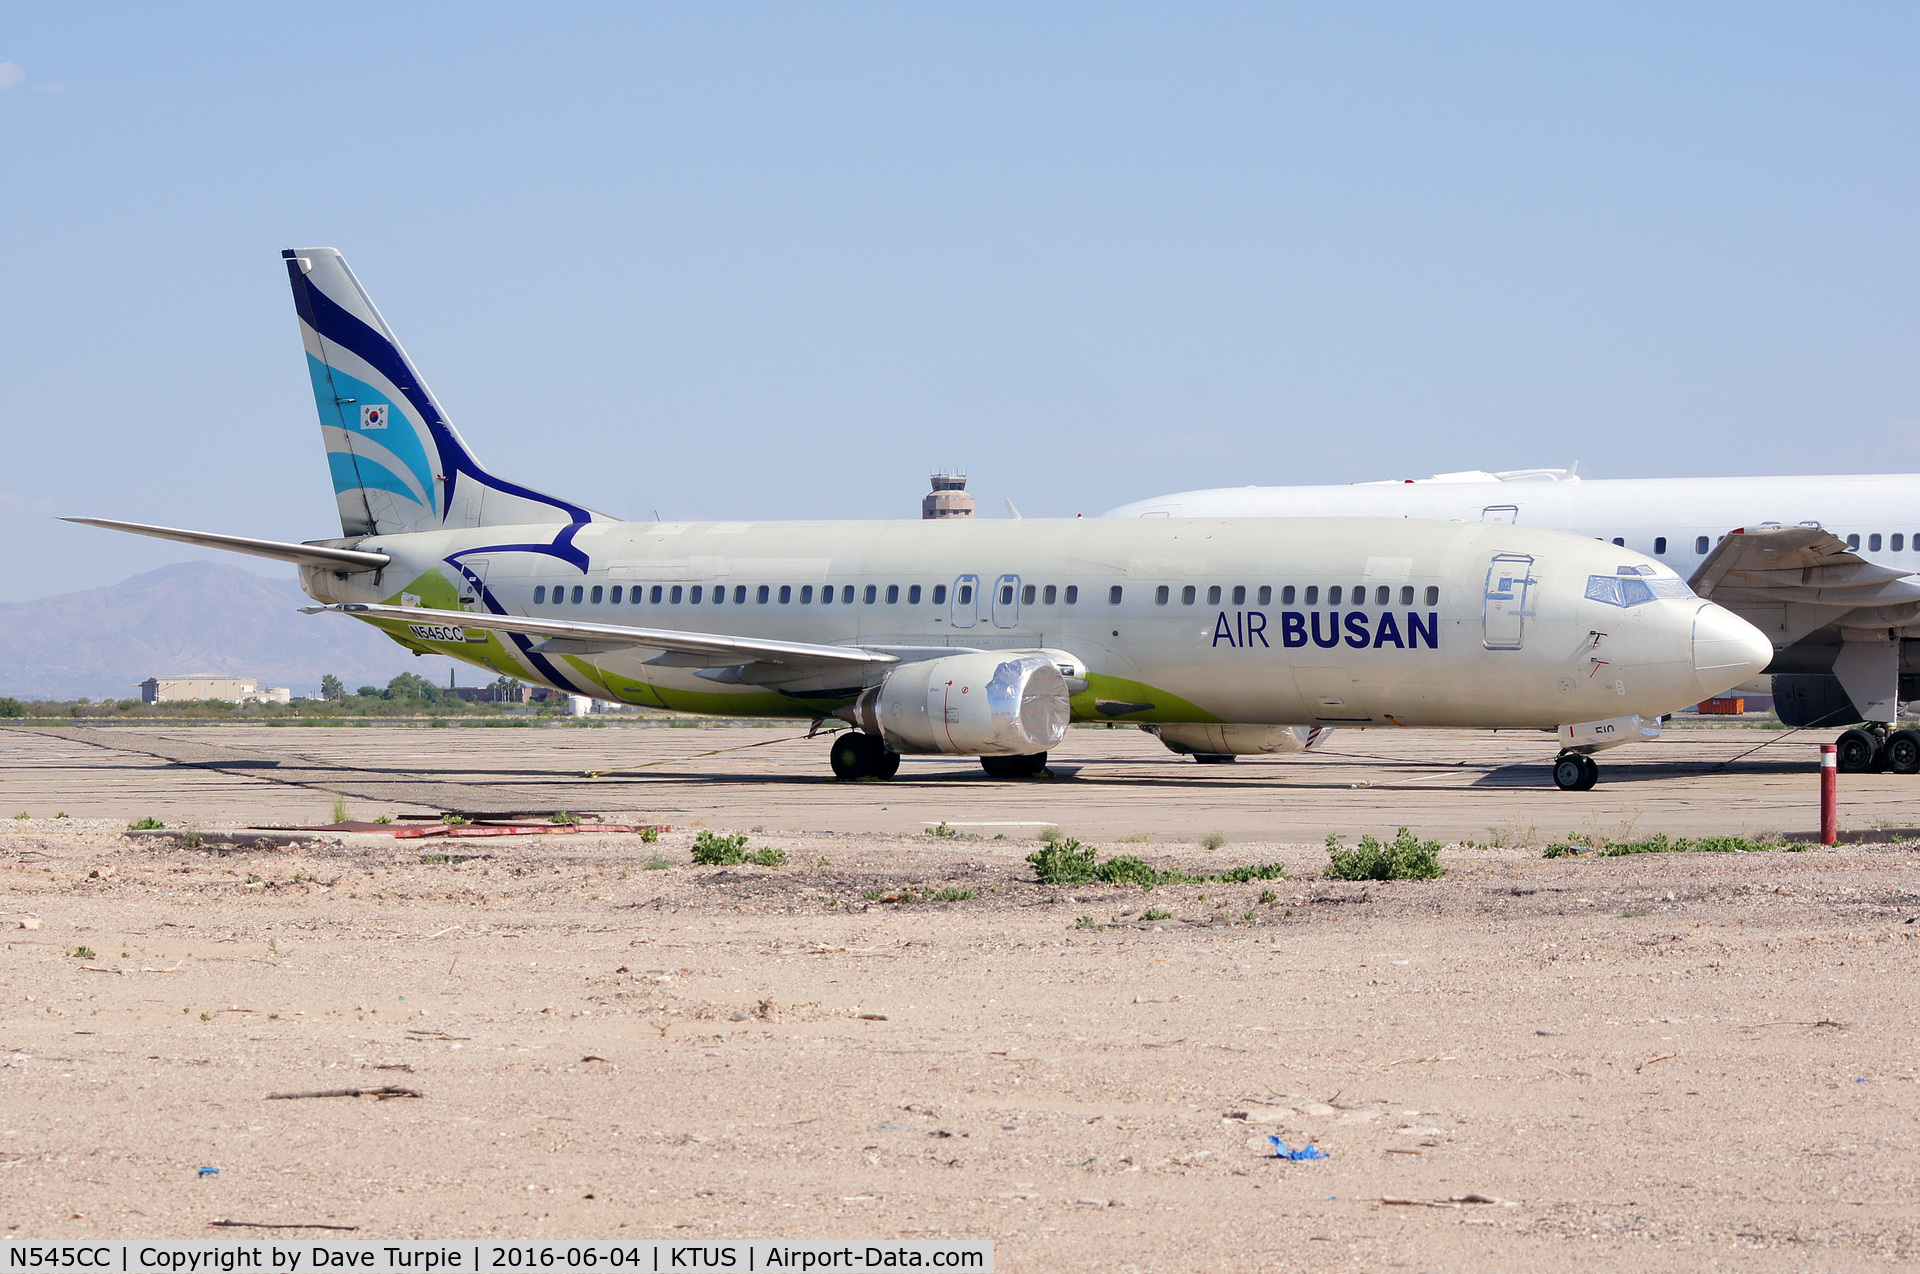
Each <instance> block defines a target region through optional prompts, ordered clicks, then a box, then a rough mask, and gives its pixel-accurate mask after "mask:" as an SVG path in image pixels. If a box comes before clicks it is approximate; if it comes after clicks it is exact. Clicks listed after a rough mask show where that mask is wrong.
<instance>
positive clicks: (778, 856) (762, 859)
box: [746, 846, 787, 867]
mask: <svg viewBox="0 0 1920 1274" xmlns="http://www.w3.org/2000/svg"><path fill="white" fill-rule="evenodd" d="M746 861H747V862H750V863H752V864H753V865H754V866H756V867H785V866H786V865H787V851H786V850H784V849H775V848H773V847H772V846H768V847H767V848H765V849H756V850H754V851H753V852H752V853H751V854H748V855H747V856H746Z"/></svg>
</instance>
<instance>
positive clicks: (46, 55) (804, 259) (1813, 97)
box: [0, 4, 1920, 600]
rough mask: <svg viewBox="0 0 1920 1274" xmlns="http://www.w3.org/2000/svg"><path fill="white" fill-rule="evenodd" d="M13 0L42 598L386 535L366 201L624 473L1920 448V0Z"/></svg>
mask: <svg viewBox="0 0 1920 1274" xmlns="http://www.w3.org/2000/svg"><path fill="white" fill-rule="evenodd" d="M4 12H5V14H6V21H5V22H4V23H0V64H4V65H0V165H4V167H3V168H0V172H4V174H5V182H4V187H3V189H4V197H3V198H0V421H4V422H5V426H4V433H3V434H0V437H4V439H5V441H6V453H5V454H6V460H7V463H6V464H5V466H4V468H3V469H0V531H4V533H5V534H6V535H7V538H8V542H9V543H10V545H12V546H13V551H12V552H10V553H9V554H8V555H7V564H6V567H5V569H4V571H3V572H0V598H4V599H8V600H18V599H23V598H28V597H34V596H38V595H41V594H44V593H49V592H55V591H66V590H68V589H72V588H82V587H91V586H95V585H99V584H103V583H108V582H111V581H113V580H116V579H118V578H120V577H122V576H124V575H126V574H129V573H131V572H132V571H134V570H139V569H146V568H149V567H151V566H154V565H157V564H159V563H162V562H167V561H176V560H183V559H185V558H190V557H196V556H204V554H201V553H196V552H194V551H193V550H189V549H185V548H181V547H178V546H167V545H160V544H152V545H148V544H145V543H142V542H138V541H128V540H125V539H122V538H120V537H113V536H110V535H108V534H107V533H106V532H101V531H94V530H90V529H85V528H77V527H68V526H65V525H63V524H59V523H56V522H53V521H51V518H52V517H53V515H55V514H58V513H79V514H96V515H103V516H110V517H126V518H132V519H135V520H145V521H156V522H168V523H173V524H176V525H187V526H195V527H206V528H211V529H222V530H231V531H236V532H241V533H246V534H255V535H265V536H275V537H284V538H291V539H308V538H314V537H318V536H324V535H331V534H337V533H338V532H337V527H338V522H337V519H336V518H335V514H334V510H333V501H332V496H331V492H330V490H329V489H328V485H327V482H326V478H325V470H324V465H323V463H322V458H321V448H320V442H319V437H318V428H317V425H316V422H315V418H314V410H313V405H312V401H311V398H310V397H309V394H308V389H307V382H306V376H305V373H304V370H303V367H302V363H301V358H300V354H299V348H298V338H297V335H296V331H295V327H294V319H293V315H292V308H291V305H290V303H289V300H288V296H287V290H286V282H285V278H284V275H283V273H282V271H281V268H280V266H279V262H278V259H277V258H278V252H279V250H280V249H281V248H283V247H293V246H311V245H319V244H327V245H332V246H335V247H338V248H340V249H341V250H342V251H344V252H345V253H346V254H347V257H348V259H349V260H350V261H351V262H352V263H353V266H354V268H355V270H356V272H357V273H358V274H359V275H360V277H361V280H362V281H363V282H364V283H365V284H366V286H367V288H368V289H369V290H370V291H371V292H372V294H373V295H374V297H375V299H376V300H377V301H378V302H379V304H380V306H381V308H382V309H383V311H384V312H385V313H386V315H387V318H388V319H389V321H390V322H391V323H392V324H393V325H394V327H395V328H396V330H398V332H399V333H400V335H401V338H402V339H403V340H404V341H405V342H406V344H407V346H408V349H409V351H410V352H411V353H412V355H413V356H414V359H415V361H416V362H417V363H418V364H419V365H420V367H421V370H422V371H423V373H424V374H425V376H426V378H427V380H428V382H429V383H430V384H431V385H432V386H433V387H434V389H435V392H436V393H437V394H438V395H439V397H440V399H441V400H442V402H443V403H444V404H445V405H446V407H447V409H448V411H449V414H450V415H451V416H452V418H453V419H454V421H455V422H456V423H457V424H458V425H459V426H460V428H461V430H462V432H463V433H464V434H465V436H466V437H467V440H468V441H469V443H470V444H472V446H473V447H474V448H475V450H476V451H477V452H478V453H479V454H480V455H481V456H482V457H483V458H484V459H485V460H486V461H487V463H488V464H489V465H491V466H492V467H494V468H495V469H497V470H498V471H501V472H503V473H505V474H507V475H510V476H512V477H515V478H517V479H520V480H523V481H525V482H528V483H530V484H533V485H536V486H539V487H543V488H545V489H548V490H552V491H556V492H560V493H563V494H566V495H568V496H571V497H574V498H577V499H580V500H583V501H585V502H586V503H589V504H591V505H594V506H596V507H600V508H603V509H606V510H607V511H609V512H612V513H615V514H621V515H633V516H647V515H648V514H649V513H650V511H651V510H653V509H655V508H658V509H659V510H660V511H661V512H662V513H663V514H665V515H667V516H670V517H726V518H742V517H752V518H803V517H841V516H852V517H894V516H914V515H915V513H916V512H917V505H918V500H919V497H920V495H921V494H922V493H923V491H924V490H925V478H926V474H927V471H928V470H929V469H930V468H931V467H934V466H947V465H951V466H957V467H960V468H964V469H967V470H968V471H970V473H971V474H972V475H973V485H974V488H975V490H976V492H977V493H978V494H979V495H980V496H981V498H982V505H983V509H985V510H986V511H989V512H995V513H997V512H998V511H999V509H1000V501H1001V498H1002V497H1011V498H1012V499H1013V500H1014V501H1015V502H1016V503H1017V504H1018V505H1019V506H1020V508H1021V510H1022V511H1023V512H1025V513H1026V514H1027V515H1029V516H1039V515H1050V514H1051V515H1071V514H1073V513H1076V512H1087V513H1092V512H1097V511H1099V510H1101V509H1104V508H1107V507H1110V506H1111V505H1114V504H1117V503H1120V502H1122V501H1125V500H1130V499H1134V498H1138V497H1141V496H1145V495H1150V494H1154V493H1156V492H1161V491H1167V490H1174V489H1181V488H1187V487H1194V486H1206V485H1224V484H1231V483H1244V482H1273V483H1288V482H1344V481H1350V480H1357V479H1368V478H1382V477H1406V476H1421V475H1425V474H1427V473H1431V472H1435V471H1442V470H1448V469H1460V468H1476V467H1479V468H1518V467H1529V466H1536V465H1564V464H1567V463H1570V462H1572V461H1575V460H1578V461H1579V462H1580V466H1581V471H1582V473H1584V474H1588V475H1592V476H1614V477H1625V476H1639V475H1648V476H1675V475H1687V474H1719V473H1768V472H1853V471H1876V470H1879V471H1884V470H1920V386H1916V377H1915V353H1916V342H1917V341H1920V331H1917V330H1916V329H1917V328H1920V286H1916V285H1917V284H1920V278H1916V273H1917V271H1916V246H1915V242H1916V235H1917V234H1920V229H1917V227H1920V215H1916V214H1920V208H1916V203H1917V202H1920V200H1917V198H1916V196H1917V195H1920V190H1917V188H1916V165H1915V163H1914V156H1915V155H1916V153H1920V149H1917V148H1916V142H1917V141H1920V137H1916V132H1917V128H1916V125H1917V124H1920V94H1916V92H1915V88H1916V70H1915V63H1914V60H1913V57H1912V50H1913V49H1914V48H1915V47H1920V9H1915V8H1914V7H1912V6H1896V5H1873V4H1859V5H1850V6H1827V7H1815V6H1793V7H1787V6H1774V5H1764V4H1741V5H1731V4H1728V5H1678V6H1676V5H1668V4H1662V5H1638V6H1636V5H1618V4H1615V5H1604V6H1603V5H1588V6H1540V5H1517V4H1516V5H1512V6H1481V5H1460V4H1455V5H1426V6H1418V5H1395V6H1385V5H1379V6H1363V5H1362V6H1356V5H1325V6H1307V5H1279V4H1262V5H1252V6H1233V5H1215V6H1207V7H1203V6H1192V5H1166V6H1135V5H1115V4H1102V5H1086V6H1061V5H1054V6H1033V5H1005V6H994V5H985V4H981V5H965V6H961V5H951V6H944V7H942V6H930V5H914V6H908V5H865V6H855V5H806V6H800V5H789V6H749V5H729V6H720V5H705V6H674V5H667V6H635V5H618V6H604V7H601V6H592V5H577V6H566V7H562V6H543V7H540V8H538V9H536V8H534V7H531V6H529V7H502V6H488V5H461V6H451V5H448V6H433V5H408V6H394V5H357V4H335V5H329V6H325V7H324V8H322V9H318V10H316V9H313V8H311V7H299V8H296V7H293V6H274V5H264V4H250V5H231V6H222V5H214V4H202V5H193V6H184V7H183V6H171V7H155V6H138V5H124V6H115V5H104V6H88V7H85V8H81V9H75V8H73V7H71V6H54V5H43V6H18V5H17V6H10V7H8V8H7V9H6V10H4ZM265 569H272V568H270V567H268V568H265Z"/></svg>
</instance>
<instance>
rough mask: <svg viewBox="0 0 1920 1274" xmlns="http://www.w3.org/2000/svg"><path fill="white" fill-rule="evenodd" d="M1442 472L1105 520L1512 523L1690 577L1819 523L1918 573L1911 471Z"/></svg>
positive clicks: (1168, 505)
mask: <svg viewBox="0 0 1920 1274" xmlns="http://www.w3.org/2000/svg"><path fill="white" fill-rule="evenodd" d="M1534 472H1535V473H1537V474H1538V475H1539V476H1523V477H1510V478H1508V479H1507V480H1505V481H1502V480H1500V479H1499V478H1498V477H1496V476H1495V475H1493V474H1489V473H1480V472H1475V473H1470V474H1443V475H1441V476H1440V477H1437V478H1425V479H1420V480H1418V481H1410V482H1362V483H1355V484H1352V485H1348V486H1302V487H1266V486H1249V487H1215V488H1211V489H1208V490H1201V491H1182V492H1178V493H1176V494H1173V495H1164V496H1155V497H1152V498H1150V499H1146V500H1136V501H1134V502H1133V503H1131V504H1124V505H1121V506H1120V507H1119V508H1117V509H1113V510H1110V511H1109V512H1107V513H1106V514H1105V515H1104V516H1106V517H1109V518H1158V517H1175V518H1187V517H1244V518H1280V517H1395V518H1399V517H1406V518H1437V519H1442V520H1460V521H1468V522H1513V523H1516V524H1518V525H1520V526H1534V527H1541V528H1544V529H1548V530H1555V531H1565V532H1568V533H1569V534H1573V535H1583V536H1589V537H1592V538H1594V539H1598V540H1605V541H1610V542H1612V543H1615V544H1622V545H1624V546H1625V547H1626V548H1629V549H1633V550H1634V551H1636V552H1640V553H1645V554H1647V555H1648V556H1649V557H1652V558H1653V559H1654V560H1656V561H1659V562H1663V563H1665V564H1666V565H1668V566H1670V567H1672V568H1673V569H1674V570H1675V571H1676V572H1678V573H1679V575H1680V577H1681V578H1682V579H1685V578H1687V577H1689V576H1690V575H1691V574H1692V573H1693V570H1694V568H1695V567H1697V566H1699V564H1700V562H1701V560H1702V559H1703V558H1705V557H1706V555H1707V553H1708V552H1709V551H1710V550H1711V549H1712V547H1713V546H1714V545H1715V544H1718V543H1719V542H1720V540H1721V538H1722V537H1723V536H1725V535H1726V534H1727V533H1728V532H1729V531H1733V530H1737V529H1741V528H1745V529H1747V530H1754V529H1758V528H1760V527H1763V526H1774V525H1788V526H1791V525H1794V524H1802V525H1818V526H1821V527H1824V528H1826V529H1827V530H1829V531H1832V532H1833V533H1834V534H1836V535H1838V536H1840V537H1841V538H1842V539H1844V540H1846V541H1847V542H1848V544H1849V545H1851V546H1852V547H1854V549H1855V550H1856V551H1857V552H1858V553H1859V554H1860V556H1862V557H1864V558H1866V559H1867V560H1868V561H1870V562H1874V563H1876V564H1880V565H1885V566H1893V567H1898V568H1900V569H1902V570H1907V571H1914V570H1920V474H1886V475H1847V476H1836V477H1821V476H1809V477H1772V478H1599V479H1582V478H1573V477H1565V476H1557V475H1558V474H1559V471H1557V470H1545V471H1534Z"/></svg>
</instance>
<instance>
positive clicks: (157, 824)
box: [127, 815, 166, 832]
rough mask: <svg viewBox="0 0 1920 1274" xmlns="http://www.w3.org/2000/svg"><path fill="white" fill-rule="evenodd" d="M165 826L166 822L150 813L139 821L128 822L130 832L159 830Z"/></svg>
mask: <svg viewBox="0 0 1920 1274" xmlns="http://www.w3.org/2000/svg"><path fill="white" fill-rule="evenodd" d="M165 826H166V824H165V823H163V822H161V821H160V820H159V819H157V818H154V817H153V816H151V815H149V816H147V817H146V818H143V819H141V820H140V821H139V822H137V823H128V824H127V830H128V831H130V832H157V831H159V830H160V829H161V828H163V827H165Z"/></svg>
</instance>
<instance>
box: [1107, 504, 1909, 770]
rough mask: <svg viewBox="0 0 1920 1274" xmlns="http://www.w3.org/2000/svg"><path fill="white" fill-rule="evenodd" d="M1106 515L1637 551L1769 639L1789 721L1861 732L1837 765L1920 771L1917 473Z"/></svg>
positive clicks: (1147, 508) (1162, 507)
mask: <svg viewBox="0 0 1920 1274" xmlns="http://www.w3.org/2000/svg"><path fill="white" fill-rule="evenodd" d="M1106 516H1107V517H1110V518H1146V519H1158V518H1193V517H1203V518H1217V517H1247V518H1272V517H1396V518H1428V519H1446V520H1451V521H1470V522H1480V523H1484V524H1494V525H1501V524H1510V525H1518V526H1535V527H1542V528H1546V529H1550V530H1557V531H1566V532H1570V533H1572V534H1575V535H1582V536H1587V537H1590V538H1592V539H1597V540H1603V541H1606V542H1608V543H1611V544H1614V545H1616V546H1619V547H1624V548H1629V549H1636V550H1638V551H1640V552H1643V553H1646V554H1647V555H1649V556H1650V557H1651V558H1652V559H1653V560H1655V561H1658V562H1660V563H1662V564H1663V565H1665V566H1669V567H1671V568H1673V569H1674V571H1675V572H1676V573H1678V574H1679V575H1681V576H1683V577H1685V578H1686V579H1687V580H1688V582H1689V584H1690V585H1691V586H1692V588H1693V590H1694V591H1695V592H1696V593H1697V594H1698V595H1700V596H1701V597H1705V598H1711V599H1712V600H1714V601H1716V602H1719V603H1720V604H1721V605H1723V606H1725V607H1727V608H1728V609H1729V610H1731V611H1733V612H1734V613H1735V614H1738V615H1740V616H1741V617H1742V618H1744V619H1747V620H1748V621H1750V622H1751V623H1753V624H1754V625H1756V626H1757V627H1758V628H1760V629H1761V631H1763V632H1765V633H1766V634H1767V636H1768V639H1769V641H1770V643H1771V644H1772V646H1773V647H1774V655H1773V658H1772V660H1771V661H1769V663H1768V667H1767V671H1768V672H1770V673H1772V674H1774V675H1773V677H1772V680H1771V684H1770V686H1768V688H1769V689H1770V690H1771V692H1772V694H1773V696H1774V707H1775V711H1777V712H1778V713H1779V716H1780V719H1781V720H1782V721H1784V722H1785V723H1786V724H1788V725H1793V726H1845V725H1852V724H1853V723H1855V722H1860V723H1864V724H1863V725H1862V727H1861V728H1857V729H1850V730H1847V731H1846V732H1845V733H1843V734H1842V735H1841V736H1840V738H1839V745H1840V747H1839V753H1840V755H1839V761H1840V768H1841V769H1843V770H1851V771H1864V770H1870V769H1876V768H1886V769H1891V770H1893V771H1895V772H1897V773H1902V774H1913V773H1916V772H1920V732H1915V731H1912V730H1900V729H1898V728H1897V725H1896V721H1895V717H1896V715H1897V712H1898V708H1899V701H1900V700H1902V699H1916V698H1920V574H1916V573H1920V474H1885V475H1871V474H1856V475H1849V476H1835V477H1819V476H1807V477H1776V478H1639V479H1584V480H1583V479H1581V478H1579V477H1578V476H1577V475H1575V474H1574V473H1572V472H1571V471H1569V470H1565V469H1522V470H1516V471H1511V472H1506V473H1487V472H1483V471H1480V470H1472V471H1468V472H1464V473H1443V474H1439V475H1438V476H1435V477H1432V478H1422V479H1417V480H1416V479H1405V480H1401V481H1392V482H1362V483H1356V484H1353V485H1351V486H1311V487H1220V488H1216V489H1213V490H1206V491H1183V492H1180V493H1179V494H1177V495H1167V496H1156V497H1154V498H1152V499H1147V500H1138V501H1135V502H1134V503H1132V504H1126V505H1122V506H1121V507H1119V508H1117V509H1113V510H1111V511H1110V512H1108V513H1107V514H1106ZM1762 684H1766V683H1762ZM1248 737H1249V738H1252V737H1254V736H1251V735H1250V736H1248Z"/></svg>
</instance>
